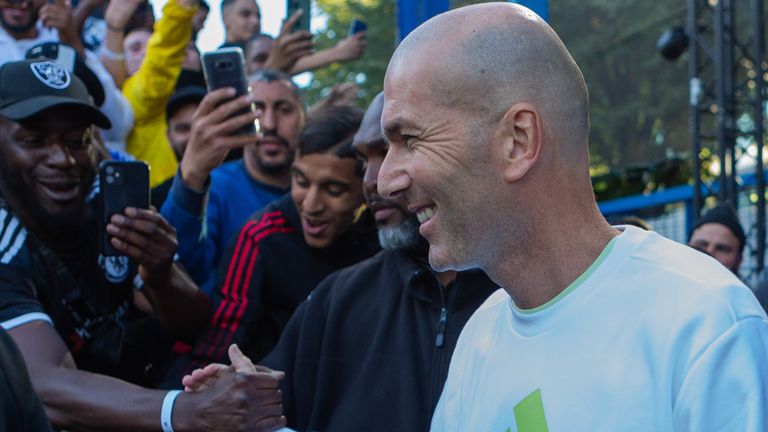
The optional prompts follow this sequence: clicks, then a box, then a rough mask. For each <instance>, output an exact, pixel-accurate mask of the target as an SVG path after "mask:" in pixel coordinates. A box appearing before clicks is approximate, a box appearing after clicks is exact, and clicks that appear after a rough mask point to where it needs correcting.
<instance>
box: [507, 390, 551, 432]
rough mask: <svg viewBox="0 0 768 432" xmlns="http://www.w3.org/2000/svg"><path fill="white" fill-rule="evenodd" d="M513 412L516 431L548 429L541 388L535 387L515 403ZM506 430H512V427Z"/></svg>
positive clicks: (534, 431)
mask: <svg viewBox="0 0 768 432" xmlns="http://www.w3.org/2000/svg"><path fill="white" fill-rule="evenodd" d="M514 412H515V424H516V425H517V432H548V431H549V428H547V417H546V416H545V415H544V405H543V404H542V403H541V389H536V391H534V392H533V393H531V394H529V395H528V396H526V397H525V399H523V400H522V401H520V403H518V404H517V405H515V408H514ZM506 432H512V428H507V430H506Z"/></svg>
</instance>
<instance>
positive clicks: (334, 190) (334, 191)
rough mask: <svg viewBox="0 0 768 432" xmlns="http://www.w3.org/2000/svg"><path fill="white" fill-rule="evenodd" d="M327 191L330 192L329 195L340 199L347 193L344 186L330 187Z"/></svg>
mask: <svg viewBox="0 0 768 432" xmlns="http://www.w3.org/2000/svg"><path fill="white" fill-rule="evenodd" d="M326 190H327V191H328V195H330V196H332V197H334V198H335V197H340V196H341V195H342V194H343V193H344V192H346V191H347V188H345V187H343V186H328V187H327V188H326Z"/></svg>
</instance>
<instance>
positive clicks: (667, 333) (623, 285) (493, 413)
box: [432, 227, 768, 432]
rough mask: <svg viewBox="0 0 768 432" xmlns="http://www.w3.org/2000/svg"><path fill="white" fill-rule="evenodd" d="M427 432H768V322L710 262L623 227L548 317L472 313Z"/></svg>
mask: <svg viewBox="0 0 768 432" xmlns="http://www.w3.org/2000/svg"><path fill="white" fill-rule="evenodd" d="M432 431H433V432H442V431H482V432H485V431H488V432H543V431H550V432H552V431H568V432H574V431H576V432H578V431H588V432H597V431H606V432H618V431H621V432H626V431H653V432H661V431H696V432H706V431H728V432H735V431H750V432H758V431H768V319H766V315H765V312H764V311H763V310H762V308H761V307H760V305H759V304H758V303H757V301H756V300H755V297H754V295H753V294H752V292H751V291H750V290H749V289H748V288H747V287H746V286H744V285H743V284H742V283H741V282H740V281H739V280H738V279H737V278H736V277H735V276H734V275H733V274H731V273H730V272H729V271H728V270H726V269H725V268H724V267H723V266H722V265H720V264H719V263H718V262H717V261H715V260H714V259H712V258H710V257H708V256H706V255H704V254H702V253H700V252H697V251H695V250H693V249H691V248H689V247H687V246H685V245H681V244H678V243H675V242H673V241H671V240H668V239H665V238H663V237H661V236H659V235H658V234H655V233H652V232H645V231H642V230H640V229H638V228H635V227H625V228H624V232H623V233H622V234H621V235H620V236H618V237H616V238H614V239H613V240H612V241H611V242H610V243H609V244H608V246H606V248H605V250H604V251H603V253H602V254H601V255H600V257H599V258H598V259H597V260H596V261H595V263H593V264H592V266H591V267H590V268H589V269H588V270H587V271H586V272H585V273H584V274H583V275H581V276H580V277H579V278H578V279H577V280H576V281H575V282H574V283H573V284H571V286H569V287H568V288H567V289H566V290H565V291H563V292H562V293H561V294H560V295H558V296H557V297H555V298H554V299H552V300H551V301H550V302H548V303H546V304H545V305H542V306H541V307H539V308H536V309H533V310H527V311H525V310H520V309H519V308H517V307H516V306H515V304H514V303H513V301H512V300H511V298H510V296H509V295H508V294H507V293H506V292H505V291H503V290H499V291H498V292H496V293H495V294H494V295H492V296H491V297H490V298H489V299H488V300H487V301H486V302H485V304H483V305H482V306H481V307H480V308H479V309H478V310H477V312H476V313H475V314H474V316H473V317H472V318H471V319H470V320H469V322H468V323H467V325H466V327H465V328H464V331H463V332H462V334H461V337H460V338H459V342H458V345H457V347H456V350H455V352H454V354H453V358H452V360H451V366H450V371H449V374H448V379H447V382H446V384H445V388H444V390H443V394H442V396H441V398H440V402H439V404H438V406H437V409H436V410H435V414H434V417H433V419H432Z"/></svg>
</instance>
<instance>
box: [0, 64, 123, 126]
mask: <svg viewBox="0 0 768 432" xmlns="http://www.w3.org/2000/svg"><path fill="white" fill-rule="evenodd" d="M51 108H66V109H74V110H77V111H78V112H80V113H82V115H83V118H84V119H87V120H90V121H91V123H93V124H95V125H96V126H98V127H100V128H104V129H108V128H110V127H112V124H111V123H110V122H109V119H107V117H106V116H105V115H104V114H103V113H102V112H101V111H99V109H98V108H96V107H94V106H93V104H92V103H91V98H90V96H89V94H88V90H86V88H85V85H84V84H83V82H82V81H81V80H80V79H79V78H78V77H77V76H74V75H72V74H71V73H70V72H69V71H68V70H67V69H66V68H65V67H63V66H61V65H60V64H58V63H56V62H53V61H51V60H42V61H40V60H22V61H18V62H10V63H5V64H3V65H2V66H0V115H2V116H3V117H6V118H8V119H11V120H14V121H21V120H26V119H28V118H30V117H32V116H35V115H37V114H39V113H41V112H43V111H45V110H48V109H51Z"/></svg>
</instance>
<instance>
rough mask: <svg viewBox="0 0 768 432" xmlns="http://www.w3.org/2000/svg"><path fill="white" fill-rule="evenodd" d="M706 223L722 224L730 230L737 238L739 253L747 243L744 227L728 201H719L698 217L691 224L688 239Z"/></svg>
mask: <svg viewBox="0 0 768 432" xmlns="http://www.w3.org/2000/svg"><path fill="white" fill-rule="evenodd" d="M708 223H717V224H720V225H724V226H725V227H726V228H728V229H729V230H731V232H732V233H733V235H734V236H736V238H737V239H738V240H739V253H741V252H742V251H743V250H744V245H745V244H746V243H747V236H746V234H744V228H742V227H741V223H740V222H739V217H738V216H737V215H736V211H735V210H734V208H733V207H732V206H731V205H730V204H729V203H727V202H724V203H720V204H718V205H716V206H715V207H713V208H711V209H710V210H709V211H707V212H706V213H705V214H704V216H702V217H701V218H699V220H697V221H696V223H695V224H693V228H691V232H689V233H688V241H690V240H691V237H692V236H693V232H694V231H696V230H697V229H698V228H699V227H700V226H702V225H704V224H708Z"/></svg>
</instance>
